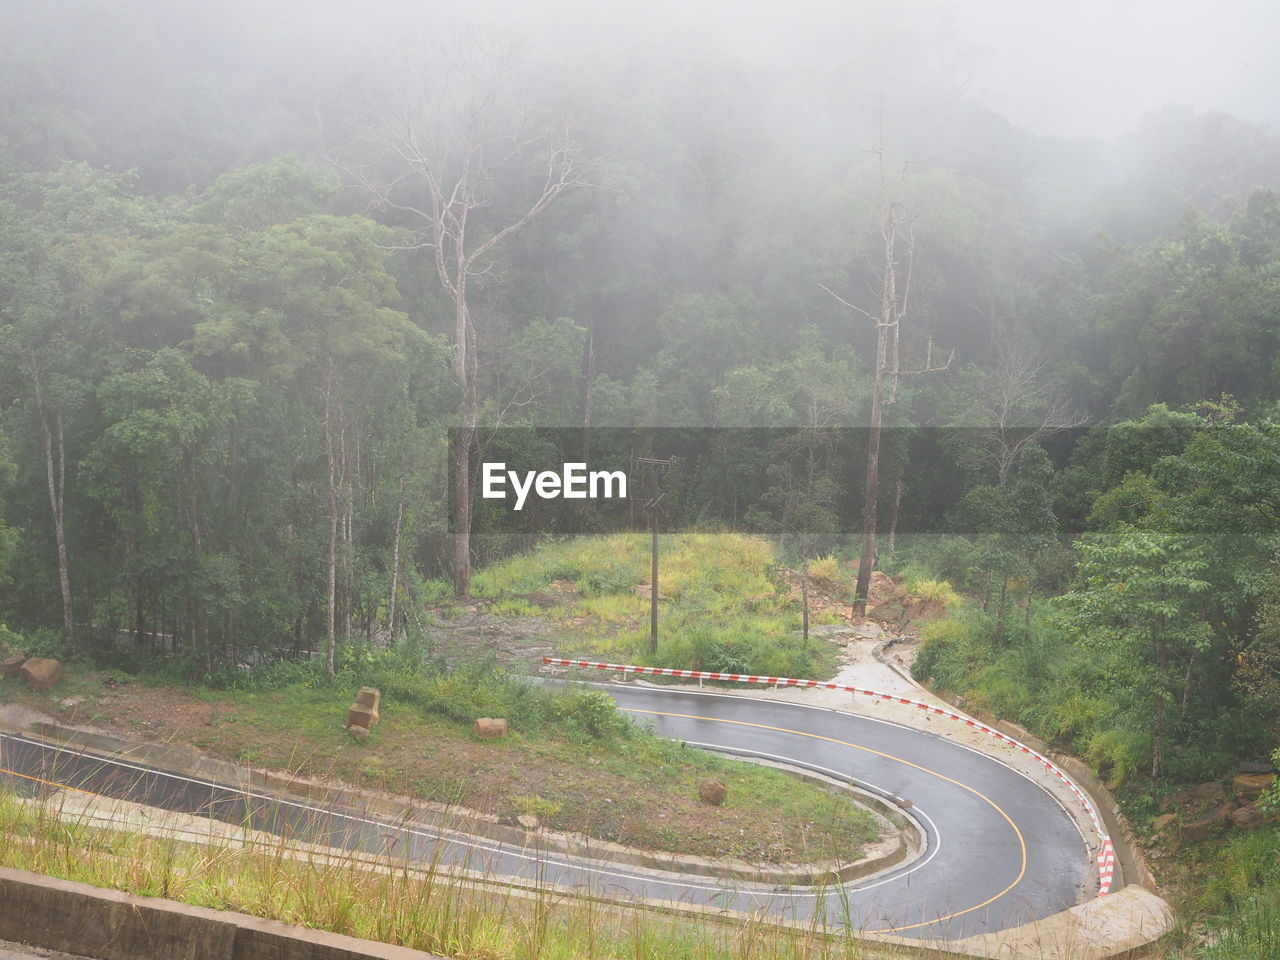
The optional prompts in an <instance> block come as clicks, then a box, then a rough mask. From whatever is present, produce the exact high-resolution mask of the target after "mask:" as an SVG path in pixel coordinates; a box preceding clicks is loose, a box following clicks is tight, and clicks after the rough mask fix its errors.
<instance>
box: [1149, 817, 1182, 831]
mask: <svg viewBox="0 0 1280 960" xmlns="http://www.w3.org/2000/svg"><path fill="white" fill-rule="evenodd" d="M1177 819H1178V815H1177V814H1176V813H1166V814H1164V815H1162V816H1159V817H1156V818H1155V819H1154V820H1152V821H1151V830H1152V832H1154V833H1163V832H1164V830H1165V828H1166V827H1167V826H1169V824H1171V823H1173V822H1174V821H1175V820H1177Z"/></svg>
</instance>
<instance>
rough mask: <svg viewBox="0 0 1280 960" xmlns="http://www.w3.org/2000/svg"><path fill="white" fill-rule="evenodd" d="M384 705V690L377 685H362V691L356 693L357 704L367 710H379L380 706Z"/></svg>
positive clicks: (375, 711)
mask: <svg viewBox="0 0 1280 960" xmlns="http://www.w3.org/2000/svg"><path fill="white" fill-rule="evenodd" d="M381 705H382V691H380V690H378V689H377V688H376V687H361V688H360V692H359V693H357V694H356V706H358V707H364V708H365V709H366V710H372V711H373V712H374V713H377V712H378V707H379V706H381Z"/></svg>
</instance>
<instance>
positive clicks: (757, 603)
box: [472, 533, 849, 677]
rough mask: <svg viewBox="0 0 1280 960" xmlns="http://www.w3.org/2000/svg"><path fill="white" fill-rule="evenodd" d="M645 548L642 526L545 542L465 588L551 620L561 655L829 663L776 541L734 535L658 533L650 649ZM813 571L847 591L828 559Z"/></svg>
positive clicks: (745, 667) (771, 668)
mask: <svg viewBox="0 0 1280 960" xmlns="http://www.w3.org/2000/svg"><path fill="white" fill-rule="evenodd" d="M649 547H650V543H649V538H648V537H647V536H645V535H643V534H633V535H615V536H607V537H581V538H577V539H574V540H569V541H566V542H563V543H549V544H545V545H543V546H540V547H537V548H535V549H534V550H531V551H530V552H528V553H524V554H520V555H517V556H514V557H511V558H509V559H506V560H502V561H500V562H497V563H495V564H493V565H491V566H488V567H485V568H484V569H483V570H480V571H477V573H476V574H475V576H474V578H473V580H472V589H473V592H474V593H475V594H476V596H478V597H485V598H492V599H494V600H495V603H494V605H493V607H492V612H493V613H495V614H507V615H522V614H524V615H538V616H545V617H547V618H549V619H550V620H551V621H552V623H553V624H554V634H553V635H554V636H555V637H556V647H557V649H558V650H559V652H560V653H561V654H563V655H572V656H586V657H591V658H593V659H598V660H608V661H611V662H623V663H637V664H642V665H646V666H663V667H678V668H681V669H686V670H713V671H722V672H727V673H758V674H766V675H769V676H789V677H812V676H827V675H829V674H830V673H831V672H833V671H834V668H835V664H836V661H837V655H836V648H835V646H834V645H833V644H832V643H831V641H830V640H829V639H819V638H817V637H811V638H810V639H809V640H808V641H804V640H802V638H801V635H800V628H801V606H800V601H799V597H798V595H797V593H796V591H794V590H793V589H792V587H791V586H790V585H789V584H788V583H787V582H786V581H785V580H784V565H783V563H782V562H781V557H780V556H779V550H778V548H777V546H776V544H774V543H772V542H771V541H769V540H767V539H765V538H764V537H753V536H746V535H743V534H735V533H682V534H674V535H671V536H664V537H662V541H661V562H660V566H659V571H658V597H659V601H660V612H659V629H658V650H657V653H656V654H651V653H650V652H649V592H648V590H649V586H648V583H649V576H650V570H649ZM819 577H821V578H824V580H825V583H826V584H827V585H828V586H829V587H830V588H832V589H835V590H836V591H837V593H839V594H841V595H843V594H844V593H845V592H847V591H848V589H849V586H848V576H847V572H845V571H843V570H842V569H841V564H840V562H839V561H837V560H836V558H835V557H834V556H829V557H826V558H824V561H823V563H822V564H821V566H820V567H819V571H818V573H815V579H818V578H819ZM835 619H836V618H835V617H834V616H832V615H830V614H828V615H826V616H824V617H819V618H815V622H816V623H830V622H833V621H834V620H835Z"/></svg>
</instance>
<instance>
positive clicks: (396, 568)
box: [387, 473, 404, 644]
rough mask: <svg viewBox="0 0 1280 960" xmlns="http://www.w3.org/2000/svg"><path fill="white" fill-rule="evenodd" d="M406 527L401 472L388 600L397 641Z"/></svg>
mask: <svg viewBox="0 0 1280 960" xmlns="http://www.w3.org/2000/svg"><path fill="white" fill-rule="evenodd" d="M403 527H404V474H403V473H401V474H400V501H399V504H398V505H397V506H396V533H395V537H394V538H393V540H392V544H391V599H390V601H389V602H388V604H387V606H388V611H387V632H388V633H389V634H390V635H391V643H393V644H394V643H395V642H396V594H398V593H399V592H400V531H401V529H402V528H403Z"/></svg>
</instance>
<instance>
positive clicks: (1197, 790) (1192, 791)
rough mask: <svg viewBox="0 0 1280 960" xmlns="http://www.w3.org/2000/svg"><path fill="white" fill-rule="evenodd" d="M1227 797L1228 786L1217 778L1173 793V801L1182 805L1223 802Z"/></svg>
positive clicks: (1192, 805) (1191, 805) (1190, 805)
mask: <svg viewBox="0 0 1280 960" xmlns="http://www.w3.org/2000/svg"><path fill="white" fill-rule="evenodd" d="M1226 799H1227V788H1226V787H1224V786H1223V785H1222V784H1221V783H1219V782H1218V781H1217V780H1214V781H1212V782H1210V783H1201V784H1198V785H1196V786H1194V787H1188V788H1187V789H1186V790H1180V791H1178V792H1177V793H1175V794H1174V795H1173V802H1174V803H1176V804H1177V805H1178V806H1180V807H1194V806H1195V805H1196V804H1200V803H1223V802H1225V801H1226Z"/></svg>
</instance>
